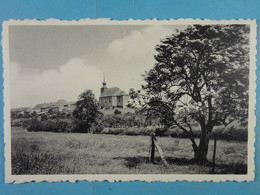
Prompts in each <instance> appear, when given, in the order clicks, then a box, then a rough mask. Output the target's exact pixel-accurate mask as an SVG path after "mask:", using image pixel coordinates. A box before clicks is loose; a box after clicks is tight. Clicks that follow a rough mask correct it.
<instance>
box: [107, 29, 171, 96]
mask: <svg viewBox="0 0 260 195" xmlns="http://www.w3.org/2000/svg"><path fill="white" fill-rule="evenodd" d="M174 32H175V29H174V28H173V26H171V27H169V26H147V27H145V28H143V29H141V30H132V31H130V33H129V34H128V35H127V36H125V37H123V38H120V39H116V40H114V41H112V42H111V43H110V44H109V46H108V48H107V53H108V54H107V57H106V61H104V62H103V63H104V64H108V67H110V68H109V70H106V71H105V72H109V74H110V75H109V76H110V77H113V78H117V80H118V81H117V82H118V84H117V83H111V84H112V85H113V86H116V84H117V85H118V86H119V87H122V88H123V89H124V90H126V91H128V90H129V88H140V85H141V82H142V76H141V75H142V74H144V73H145V71H147V70H149V69H151V68H152V67H153V66H154V63H155V60H154V55H155V54H156V51H155V46H156V45H157V44H159V43H160V40H161V39H164V38H165V37H167V36H170V35H172V34H173V33H174ZM113 64H114V66H113ZM119 81H120V83H119ZM108 84H109V81H108Z"/></svg>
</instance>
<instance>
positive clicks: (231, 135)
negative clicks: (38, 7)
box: [2, 19, 256, 183]
mask: <svg viewBox="0 0 260 195" xmlns="http://www.w3.org/2000/svg"><path fill="white" fill-rule="evenodd" d="M2 35H3V39H2V46H3V61H4V65H3V66H4V136H5V181H6V182H7V183H12V182H15V183H22V182H30V181H37V182H40V181H71V182H75V181H77V180H87V181H103V180H107V181H110V182H114V181H133V180H140V181H147V182H151V181H163V182H168V181H177V180H187V181H214V182H219V181H252V180H254V169H255V168H254V167H255V166H254V151H255V149H254V141H255V133H254V128H255V124H256V118H255V115H254V110H255V103H256V97H255V96H256V95H255V89H256V84H255V80H256V75H255V69H256V58H255V56H256V21H255V20H220V21H216V20H199V19H197V20H193V19H179V20H161V21H159V20H156V19H154V20H143V21H141V20H126V21H113V20H110V19H96V20H90V19H86V20H80V21H60V20H54V19H50V20H46V21H37V20H10V21H6V22H4V23H3V32H2Z"/></svg>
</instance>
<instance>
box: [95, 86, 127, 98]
mask: <svg viewBox="0 0 260 195" xmlns="http://www.w3.org/2000/svg"><path fill="white" fill-rule="evenodd" d="M121 95H127V94H126V93H125V92H124V91H122V90H121V89H119V88H118V87H112V88H107V89H105V91H104V92H103V93H102V94H101V96H100V97H109V96H121Z"/></svg>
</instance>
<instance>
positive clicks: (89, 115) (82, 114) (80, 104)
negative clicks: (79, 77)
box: [73, 90, 102, 133]
mask: <svg viewBox="0 0 260 195" xmlns="http://www.w3.org/2000/svg"><path fill="white" fill-rule="evenodd" d="M101 116H102V113H101V112H100V111H99V109H98V102H97V100H96V99H95V96H94V94H93V92H92V91H91V90H86V91H84V92H83V93H81V94H80V95H79V100H78V101H77V102H76V108H75V110H74V111H73V117H74V119H75V122H76V124H77V129H76V131H77V132H80V133H90V129H91V127H92V126H93V125H95V124H96V123H97V122H98V119H99V118H100V117H101Z"/></svg>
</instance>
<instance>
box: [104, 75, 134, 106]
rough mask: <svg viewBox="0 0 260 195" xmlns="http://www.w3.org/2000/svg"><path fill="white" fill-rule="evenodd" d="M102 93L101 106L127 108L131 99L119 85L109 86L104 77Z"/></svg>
mask: <svg viewBox="0 0 260 195" xmlns="http://www.w3.org/2000/svg"><path fill="white" fill-rule="evenodd" d="M102 84H103V87H102V88H101V90H100V91H101V95H100V97H99V106H100V108H101V109H103V108H106V109H108V108H116V107H118V108H126V105H127V103H128V100H129V95H128V94H127V93H125V92H124V91H122V90H121V89H120V88H118V87H112V88H107V86H106V81H105V77H104V81H103V83H102Z"/></svg>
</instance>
